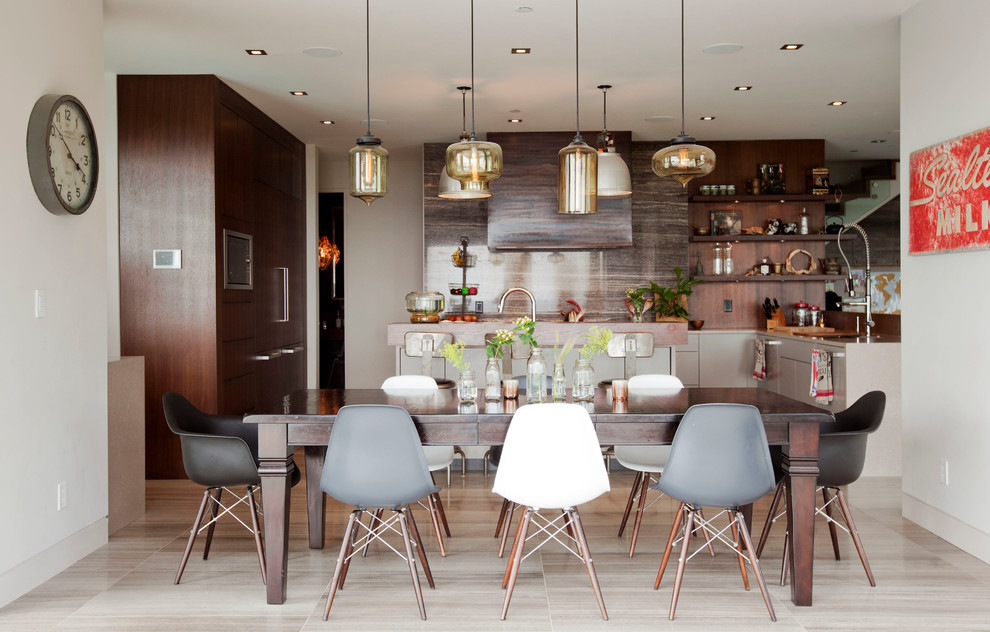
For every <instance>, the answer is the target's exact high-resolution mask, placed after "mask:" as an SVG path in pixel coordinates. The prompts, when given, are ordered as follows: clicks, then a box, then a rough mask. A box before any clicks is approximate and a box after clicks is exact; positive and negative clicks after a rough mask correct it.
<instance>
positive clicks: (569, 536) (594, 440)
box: [492, 403, 609, 620]
mask: <svg viewBox="0 0 990 632" xmlns="http://www.w3.org/2000/svg"><path fill="white" fill-rule="evenodd" d="M492 491H493V492H495V493H496V494H499V495H501V496H502V497H504V498H505V499H506V500H509V501H510V502H513V503H516V504H518V505H522V506H525V507H526V511H524V512H522V517H521V518H520V521H519V527H518V528H517V529H516V537H515V540H514V541H513V544H512V555H511V556H510V560H509V562H508V564H507V565H506V569H505V575H504V576H503V579H502V587H503V588H505V589H506V593H505V600H504V602H503V604H502V616H501V618H502V619H503V620H504V619H505V615H506V613H507V612H508V610H509V600H510V599H511V598H512V589H513V588H514V587H515V583H516V578H517V577H518V576H519V567H520V565H521V564H522V560H523V550H524V549H525V548H526V541H527V540H529V539H532V538H533V537H535V535H536V534H533V535H531V536H529V537H528V538H527V534H528V532H529V527H530V525H531V524H534V525H536V527H537V533H539V532H543V533H544V534H545V535H546V536H547V537H546V539H544V540H542V541H541V542H540V543H539V544H537V545H536V546H535V547H534V548H533V549H532V550H531V551H530V552H529V553H528V554H527V557H528V556H529V555H531V554H532V553H534V552H535V551H537V550H538V549H539V548H540V547H541V546H543V545H544V544H546V543H547V542H549V541H550V540H551V539H553V540H557V541H558V542H559V543H561V544H562V545H564V547H565V548H566V549H567V550H568V551H570V552H571V553H572V554H574V555H576V556H577V557H580V558H581V559H582V560H584V564H585V567H586V568H587V570H588V576H589V577H590V578H591V586H592V588H593V589H594V592H595V598H596V599H597V600H598V608H599V609H600V610H601V613H602V618H603V619H606V620H607V619H608V613H607V612H606V611H605V600H604V599H603V598H602V591H601V587H600V586H599V584H598V576H597V575H596V574H595V567H594V564H593V563H592V560H591V550H590V549H589V548H588V540H587V538H586V537H585V534H584V527H583V526H582V525H581V517H580V516H579V515H578V511H577V506H578V505H580V504H581V503H586V502H588V501H591V500H594V499H595V498H598V497H599V496H600V495H602V494H604V493H605V492H607V491H609V482H608V473H607V472H606V471H605V463H604V462H603V461H602V453H601V448H600V447H599V444H598V436H597V435H596V434H595V429H594V426H593V425H592V423H591V417H590V416H589V415H588V412H587V411H586V410H585V409H584V407H582V406H580V405H578V404H560V403H554V404H528V405H526V406H522V407H520V408H519V410H517V411H516V413H515V414H514V415H513V416H512V422H511V423H510V424H509V430H508V432H507V433H506V436H505V443H504V444H503V449H502V457H501V459H500V460H499V465H498V470H497V471H496V472H495V485H494V487H493V489H492ZM553 508H559V509H561V510H562V514H561V515H559V516H556V517H555V518H554V519H552V520H551V519H548V518H544V517H543V516H541V515H540V514H539V510H540V509H553ZM571 545H573V546H574V548H571Z"/></svg>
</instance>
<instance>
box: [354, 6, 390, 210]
mask: <svg viewBox="0 0 990 632" xmlns="http://www.w3.org/2000/svg"><path fill="white" fill-rule="evenodd" d="M368 3H369V0H365V2H364V10H365V19H364V20H365V21H364V26H365V47H366V53H367V60H368V65H367V86H368V100H367V104H368V131H367V133H365V135H364V136H362V137H361V138H359V139H357V145H356V146H354V147H352V148H351V151H350V153H349V155H348V163H349V165H350V180H351V191H350V193H351V195H352V196H353V197H356V198H358V199H361V200H364V202H365V204H367V205H368V206H371V203H372V202H374V201H375V200H377V199H379V198H383V197H385V196H386V195H388V151H387V150H386V149H385V148H384V147H382V140H381V139H380V138H376V137H374V136H372V135H371V26H370V24H371V12H370V9H369V8H368Z"/></svg>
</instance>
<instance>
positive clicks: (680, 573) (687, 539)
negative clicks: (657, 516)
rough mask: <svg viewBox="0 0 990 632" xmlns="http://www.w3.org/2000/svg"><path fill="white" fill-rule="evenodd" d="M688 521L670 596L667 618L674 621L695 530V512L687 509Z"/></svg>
mask: <svg viewBox="0 0 990 632" xmlns="http://www.w3.org/2000/svg"><path fill="white" fill-rule="evenodd" d="M685 511H686V512H687V519H685V521H684V541H683V542H682V543H681V556H680V557H679V558H678V559H677V574H676V575H675V576H674V593H673V594H672V595H671V596H670V613H669V614H668V615H667V618H668V619H670V620H671V621H673V620H674V612H675V611H676V610H677V597H678V596H680V594H681V581H682V580H683V579H684V566H685V565H686V564H687V557H688V549H689V547H690V544H691V531H692V530H693V529H694V511H692V510H691V509H686V510H685Z"/></svg>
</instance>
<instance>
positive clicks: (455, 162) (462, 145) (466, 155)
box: [446, 0, 502, 191]
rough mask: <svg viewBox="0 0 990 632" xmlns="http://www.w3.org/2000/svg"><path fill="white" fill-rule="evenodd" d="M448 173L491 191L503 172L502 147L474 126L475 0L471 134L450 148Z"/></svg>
mask: <svg viewBox="0 0 990 632" xmlns="http://www.w3.org/2000/svg"><path fill="white" fill-rule="evenodd" d="M446 168H447V175H449V176H450V177H451V178H453V179H454V180H457V181H459V182H461V183H463V184H464V185H465V186H464V187H463V188H465V189H470V190H474V191H478V190H483V189H484V190H487V189H488V182H490V181H492V180H494V179H495V178H497V177H499V176H500V175H502V148H501V147H499V146H498V145H497V144H496V143H489V142H486V141H481V140H478V138H477V136H476V135H475V129H474V0H471V136H470V138H468V140H462V141H459V142H456V143H454V144H453V145H450V146H449V147H447V155H446Z"/></svg>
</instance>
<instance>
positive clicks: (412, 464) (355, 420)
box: [320, 405, 440, 621]
mask: <svg viewBox="0 0 990 632" xmlns="http://www.w3.org/2000/svg"><path fill="white" fill-rule="evenodd" d="M320 488H321V489H322V490H323V491H324V492H326V493H327V494H329V495H330V496H332V497H333V498H335V499H337V500H338V501H340V502H342V503H344V504H347V505H354V506H355V507H356V509H355V510H354V511H352V512H351V515H350V517H349V518H348V520H347V528H346V530H345V531H344V538H343V540H342V541H341V544H340V554H339V555H338V556H337V565H336V567H335V568H334V571H333V579H331V580H330V594H329V595H328V597H327V606H326V609H325V610H324V612H323V620H324V621H325V620H326V619H327V618H328V617H329V616H330V606H331V605H332V604H333V598H334V595H335V594H336V592H337V589H338V588H343V586H344V580H345V579H346V578H347V569H348V567H349V565H350V560H351V558H352V557H353V556H354V555H355V554H357V552H358V551H359V550H361V549H363V548H365V547H366V546H368V544H370V543H371V542H372V541H374V540H381V541H382V542H383V543H385V544H386V546H389V548H391V549H392V550H393V551H395V552H396V553H398V554H399V556H400V557H402V558H403V559H404V560H405V561H406V562H407V563H408V565H409V573H410V575H411V576H412V583H413V588H414V590H415V592H416V601H417V603H418V605H419V614H420V617H422V618H423V619H426V606H425V604H424V603H423V591H422V589H421V588H420V583H419V572H418V571H417V568H416V558H415V556H414V554H413V548H415V549H416V550H417V552H418V555H419V559H420V561H421V562H422V564H423V572H424V574H425V575H426V580H427V582H428V583H429V585H430V588H433V587H434V583H433V575H432V573H431V572H430V565H429V562H428V561H427V559H426V553H425V552H424V550H423V541H422V538H421V537H420V535H419V530H418V529H417V528H416V521H415V520H414V519H413V514H412V512H411V511H409V505H410V504H412V503H414V502H416V501H417V500H419V499H421V498H425V497H427V496H429V495H430V494H435V493H437V492H438V491H440V488H439V487H437V486H436V485H434V484H433V479H432V478H431V477H430V472H429V470H427V468H426V457H425V456H423V444H422V442H421V441H420V439H419V432H418V431H417V430H416V425H415V424H414V423H413V420H412V417H410V416H409V413H408V412H407V411H406V409H404V408H400V407H398V406H383V405H360V406H344V407H343V408H341V409H340V411H339V412H338V413H337V417H336V420H335V421H334V424H333V429H332V431H331V432H330V441H329V442H328V443H327V456H326V463H325V464H324V466H323V477H322V478H321V479H320ZM378 509H389V510H391V511H392V515H391V516H390V517H389V518H388V519H387V520H382V519H381V518H380V517H379V516H378V515H376V514H378V512H377V511H376V510H378ZM365 513H368V514H369V515H370V516H371V520H370V521H369V524H368V525H367V526H365V525H364V523H363V522H362V521H361V518H362V516H363V514H365ZM396 523H398V525H399V527H398V529H396V527H395V524H396ZM362 527H363V528H364V530H365V531H366V534H365V535H364V536H363V537H361V538H360V539H359V538H358V537H357V534H358V530H359V529H360V528H362ZM389 531H398V532H400V533H401V534H402V541H403V544H404V545H405V549H404V550H405V555H403V554H402V553H400V552H399V551H396V549H394V548H392V547H391V545H389V544H388V543H386V542H385V541H384V539H383V537H382V536H383V535H384V534H386V533H388V532H389Z"/></svg>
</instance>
